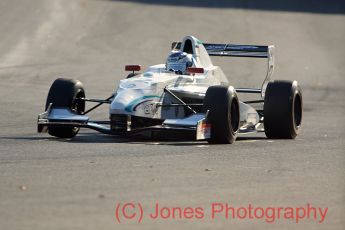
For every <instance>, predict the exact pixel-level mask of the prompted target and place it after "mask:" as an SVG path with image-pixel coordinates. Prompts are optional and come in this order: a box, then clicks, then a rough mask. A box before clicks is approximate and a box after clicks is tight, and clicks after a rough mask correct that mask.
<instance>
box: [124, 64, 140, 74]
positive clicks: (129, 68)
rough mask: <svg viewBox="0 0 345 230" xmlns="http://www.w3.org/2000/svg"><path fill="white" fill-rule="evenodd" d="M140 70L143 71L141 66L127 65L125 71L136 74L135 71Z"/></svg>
mask: <svg viewBox="0 0 345 230" xmlns="http://www.w3.org/2000/svg"><path fill="white" fill-rule="evenodd" d="M140 70H141V66H140V65H126V66H125V71H132V72H133V73H134V71H140Z"/></svg>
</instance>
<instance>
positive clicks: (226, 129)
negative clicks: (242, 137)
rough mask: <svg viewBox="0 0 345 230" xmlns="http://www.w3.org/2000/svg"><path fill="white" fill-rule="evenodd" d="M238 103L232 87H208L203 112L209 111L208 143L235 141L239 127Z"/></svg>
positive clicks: (229, 142)
mask: <svg viewBox="0 0 345 230" xmlns="http://www.w3.org/2000/svg"><path fill="white" fill-rule="evenodd" d="M239 108H240V107H239V101H238V98H237V94H236V91H235V89H234V88H233V87H231V86H230V87H228V86H222V85H216V86H210V87H209V88H208V89H207V91H206V95H205V98H204V111H205V112H206V111H207V110H209V116H208V119H209V120H208V121H209V122H210V123H211V138H210V139H209V140H208V142H209V143H214V144H231V143H233V142H234V141H235V140H236V137H237V133H238V130H239V126H240V110H239Z"/></svg>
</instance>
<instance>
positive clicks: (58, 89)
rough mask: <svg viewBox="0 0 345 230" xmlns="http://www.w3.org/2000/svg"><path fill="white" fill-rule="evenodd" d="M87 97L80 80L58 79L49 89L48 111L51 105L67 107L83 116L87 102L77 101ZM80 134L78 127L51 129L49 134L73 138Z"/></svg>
mask: <svg viewBox="0 0 345 230" xmlns="http://www.w3.org/2000/svg"><path fill="white" fill-rule="evenodd" d="M84 97H85V90H84V87H83V84H82V83H81V82H80V81H78V80H72V79H65V78H58V79H56V80H55V81H54V82H53V84H52V86H51V87H50V89H49V93H48V97H47V101H46V107H45V108H46V110H47V108H48V106H49V104H50V103H52V104H53V105H52V107H53V108H56V107H67V108H69V109H71V111H72V112H74V113H76V114H83V112H84V111H85V102H84V101H80V100H77V99H78V98H84ZM78 132H79V128H78V127H54V126H52V127H49V129H48V133H49V134H50V135H52V136H55V137H60V138H72V137H74V136H75V135H77V133H78Z"/></svg>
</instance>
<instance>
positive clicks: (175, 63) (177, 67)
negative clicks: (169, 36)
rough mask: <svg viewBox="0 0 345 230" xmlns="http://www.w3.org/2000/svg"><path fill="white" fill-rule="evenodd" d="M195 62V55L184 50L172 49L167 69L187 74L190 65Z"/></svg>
mask: <svg viewBox="0 0 345 230" xmlns="http://www.w3.org/2000/svg"><path fill="white" fill-rule="evenodd" d="M193 64H194V61H193V55H192V54H188V53H186V52H182V51H172V52H171V53H170V54H169V56H168V58H167V62H166V69H167V70H168V71H174V72H176V73H179V74H185V73H186V71H187V68H188V67H192V66H193Z"/></svg>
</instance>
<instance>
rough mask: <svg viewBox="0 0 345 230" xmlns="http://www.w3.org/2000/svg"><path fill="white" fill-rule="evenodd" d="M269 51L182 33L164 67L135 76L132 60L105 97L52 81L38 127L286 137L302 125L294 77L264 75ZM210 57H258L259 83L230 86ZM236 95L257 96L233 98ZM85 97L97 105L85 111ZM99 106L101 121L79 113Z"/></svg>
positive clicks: (69, 133)
mask: <svg viewBox="0 0 345 230" xmlns="http://www.w3.org/2000/svg"><path fill="white" fill-rule="evenodd" d="M273 51H274V46H257V45H234V44H212V43H202V42H201V41H200V40H198V39H197V38H195V37H193V36H186V37H184V38H183V40H182V41H181V42H173V43H172V50H171V52H170V53H169V55H168V58H167V59H166V62H165V63H164V64H158V65H153V66H150V67H149V68H148V69H147V70H145V71H143V72H142V73H139V71H141V66H140V65H127V66H125V70H126V71H130V74H129V75H128V76H127V77H126V78H125V79H123V80H120V82H119V84H118V87H117V89H116V90H115V91H114V92H113V93H112V94H111V95H110V96H109V97H108V98H106V99H90V98H88V97H86V95H85V90H84V86H83V84H82V83H81V82H80V81H78V80H72V79H64V78H58V79H56V80H55V81H54V83H53V84H52V86H51V87H50V90H49V93H48V97H47V100H46V106H45V112H44V113H41V114H39V115H38V122H37V124H38V132H48V133H49V134H50V135H52V136H55V137H59V138H73V137H74V136H75V135H76V134H77V133H78V131H79V129H80V128H90V129H94V130H97V131H99V132H101V133H105V134H110V135H115V136H126V137H127V136H131V135H137V134H143V135H144V134H145V135H147V134H149V135H152V136H154V135H157V134H158V135H161V133H164V136H168V135H169V134H173V133H177V134H178V135H179V134H186V135H180V136H188V137H190V138H191V139H194V140H206V141H208V142H209V143H219V144H231V143H233V142H234V141H235V140H236V138H237V136H238V134H240V133H252V132H265V134H266V136H267V137H268V138H273V139H294V138H295V137H296V136H297V134H298V133H299V132H300V127H301V122H302V111H303V109H302V108H303V101H302V91H301V88H300V86H299V85H298V83H297V81H282V80H271V75H272V73H273V69H274V56H273ZM210 56H222V57H248V58H266V59H267V66H268V68H267V75H266V77H265V79H264V81H263V83H262V85H261V87H258V88H235V87H233V86H231V85H230V84H229V81H228V79H227V77H226V76H225V74H224V72H223V71H222V69H221V68H220V67H219V66H215V65H213V63H212V60H211V58H210ZM239 94H256V95H258V96H259V99H258V100H251V101H241V100H239V96H238V95H239ZM86 102H88V103H90V102H95V103H97V104H96V105H95V106H93V107H91V108H90V109H87V110H86V106H85V105H86ZM102 104H109V105H110V106H109V120H107V121H96V120H91V119H90V118H89V117H88V116H87V114H88V113H89V112H91V111H92V110H94V109H96V108H97V107H98V106H100V105H102ZM254 105H255V106H254ZM161 136H163V135H161Z"/></svg>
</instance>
